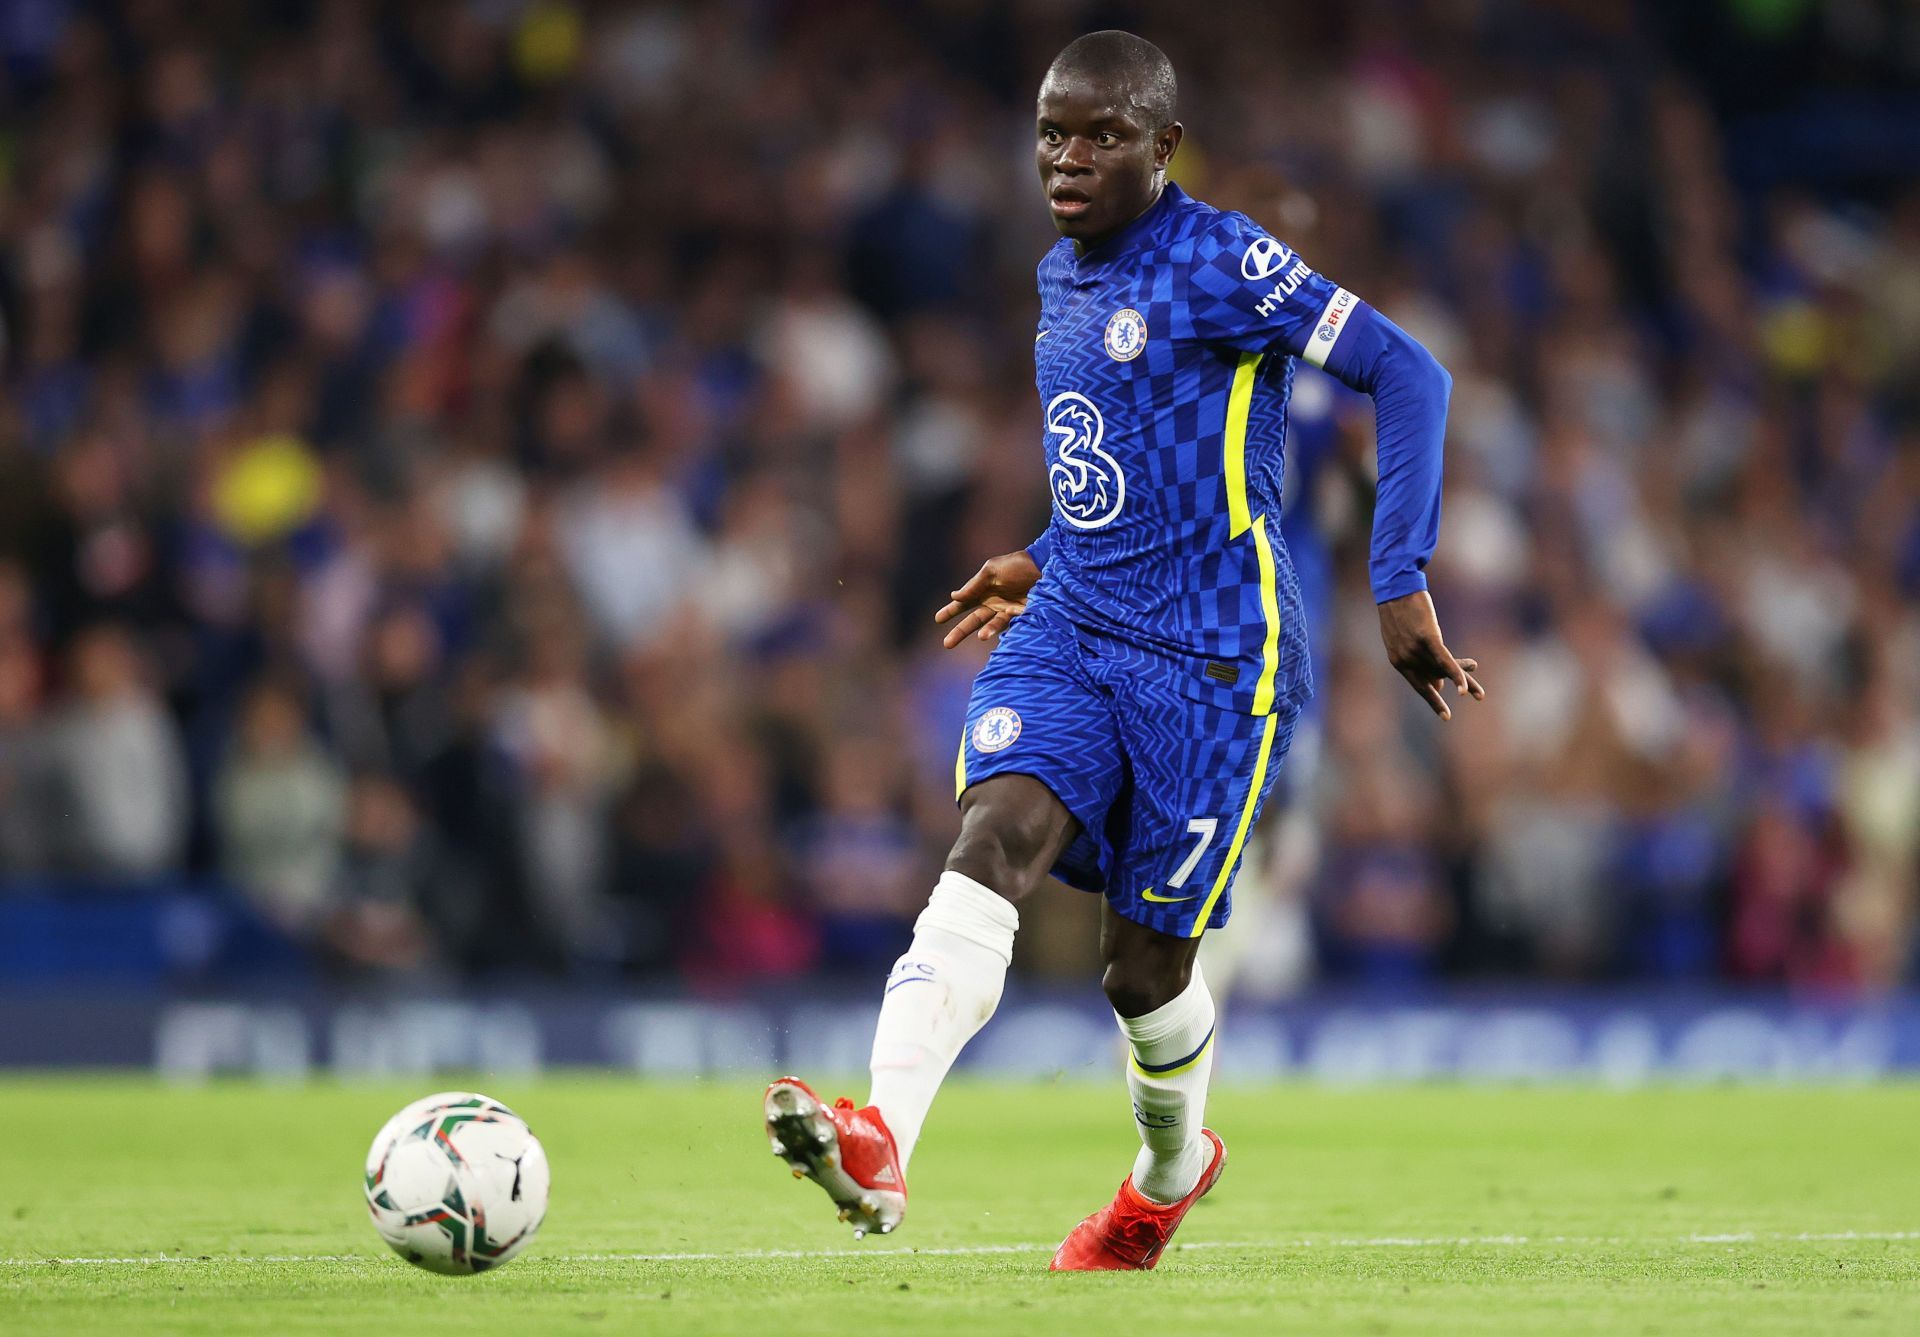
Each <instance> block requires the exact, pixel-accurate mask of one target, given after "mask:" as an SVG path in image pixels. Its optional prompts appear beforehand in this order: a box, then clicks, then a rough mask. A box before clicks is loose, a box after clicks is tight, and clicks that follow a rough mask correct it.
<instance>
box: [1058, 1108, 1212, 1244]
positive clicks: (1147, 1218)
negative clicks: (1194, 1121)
mask: <svg viewBox="0 0 1920 1337" xmlns="http://www.w3.org/2000/svg"><path fill="white" fill-rule="evenodd" d="M1200 1135H1201V1136H1202V1137H1204V1138H1206V1139H1207V1141H1209V1142H1211V1143H1213V1161H1212V1163H1211V1164H1209V1165H1208V1166H1207V1168H1206V1170H1205V1171H1204V1172H1203V1173H1202V1174H1201V1176H1200V1182H1199V1183H1197V1184H1195V1185H1194V1186H1193V1192H1191V1193H1189V1194H1187V1196H1186V1197H1184V1198H1182V1199H1180V1201H1178V1202H1175V1203H1158V1202H1153V1201H1150V1200H1149V1199H1147V1198H1146V1197H1144V1196H1142V1195H1141V1193H1140V1190H1139V1189H1137V1188H1135V1187H1134V1186H1133V1176H1132V1175H1128V1176H1127V1177H1126V1178H1125V1179H1124V1180H1122V1181H1121V1184H1120V1191H1119V1192H1118V1193H1116V1194H1114V1195H1113V1201H1112V1202H1110V1203H1108V1204H1107V1205H1106V1206H1105V1207H1102V1208H1101V1209H1100V1210H1099V1211H1097V1212H1095V1213H1094V1214H1093V1215H1092V1216H1089V1217H1088V1218H1087V1219H1086V1220H1084V1221H1082V1222H1081V1223H1080V1224H1079V1225H1077V1226H1075V1227H1074V1228H1073V1232H1072V1233H1071V1234H1069V1235H1068V1236H1067V1237H1066V1239H1065V1240H1063V1241H1062V1242H1061V1244H1060V1247H1059V1249H1058V1250H1056V1251H1055V1253H1054V1255H1053V1261H1052V1262H1051V1263H1049V1264H1047V1271H1049V1272H1132V1271H1138V1270H1140V1269H1142V1268H1150V1267H1152V1266H1153V1265H1154V1264H1155V1263H1157V1262H1159V1261H1160V1255H1161V1254H1163V1253H1165V1252H1166V1249H1167V1244H1168V1243H1169V1242H1170V1241H1171V1240H1172V1239H1173V1232H1174V1231H1176V1230H1178V1229H1179V1228H1180V1223H1181V1222H1182V1221H1183V1220H1185V1219H1186V1216H1187V1213H1188V1212H1189V1211H1191V1210H1192V1208H1193V1204H1194V1203H1196V1202H1198V1201H1200V1199H1201V1198H1203V1197H1205V1196H1206V1193H1207V1190H1208V1189H1210V1188H1212V1187H1213V1186H1214V1185H1215V1184H1216V1183H1218V1182H1219V1180H1220V1171H1221V1170H1223V1169H1225V1168H1226V1164H1227V1144H1226V1143H1224V1142H1222V1141H1221V1140H1220V1137H1219V1135H1218V1134H1217V1133H1215V1132H1214V1131H1213V1129H1211V1128H1202V1129H1201V1130H1200Z"/></svg>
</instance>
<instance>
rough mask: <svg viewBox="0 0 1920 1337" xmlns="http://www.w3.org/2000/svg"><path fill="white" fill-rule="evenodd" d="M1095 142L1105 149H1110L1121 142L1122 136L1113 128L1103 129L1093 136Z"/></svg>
mask: <svg viewBox="0 0 1920 1337" xmlns="http://www.w3.org/2000/svg"><path fill="white" fill-rule="evenodd" d="M1093 142H1094V143H1096V144H1098V145H1099V146H1100V147H1101V148H1103V149H1110V148H1112V147H1113V146H1114V145H1115V144H1118V143H1119V142H1120V136H1118V135H1116V134H1114V133H1113V131H1111V130H1102V131H1101V132H1100V133H1099V134H1097V135H1095V136H1094V137H1093Z"/></svg>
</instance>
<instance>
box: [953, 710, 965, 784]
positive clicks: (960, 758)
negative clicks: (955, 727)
mask: <svg viewBox="0 0 1920 1337" xmlns="http://www.w3.org/2000/svg"><path fill="white" fill-rule="evenodd" d="M966 792H967V726H966V725H964V724H963V725H961V726H960V750H959V751H958V752H956V753H954V756H953V797H954V799H955V800H956V801H957V800H958V799H959V797H960V796H961V795H962V794H964V793H966Z"/></svg>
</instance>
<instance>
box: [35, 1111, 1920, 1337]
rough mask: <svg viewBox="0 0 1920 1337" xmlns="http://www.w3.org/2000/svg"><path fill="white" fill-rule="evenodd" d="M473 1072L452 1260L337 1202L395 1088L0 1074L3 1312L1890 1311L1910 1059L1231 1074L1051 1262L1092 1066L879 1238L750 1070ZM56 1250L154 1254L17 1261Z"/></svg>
mask: <svg viewBox="0 0 1920 1337" xmlns="http://www.w3.org/2000/svg"><path fill="white" fill-rule="evenodd" d="M448 1084H449V1085H452V1084H455V1083H448ZM481 1085H482V1088H483V1089H486V1090H488V1091H489V1093H490V1094H493V1095H496V1096H498V1097H500V1098H501V1099H504V1100H506V1101H507V1102H508V1103H510V1104H512V1105H513V1106H515V1107H516V1108H517V1109H519V1110H520V1111H521V1112H522V1113H523V1114H525V1115H526V1116H527V1118H528V1119H529V1120H530V1121H531V1122H532V1123H533V1126H534V1128H535V1129H536V1131H538V1132H539V1133H540V1135H541V1138H542V1139H543V1140H544V1141H545V1142H546V1144H547V1148H548V1152H549V1154H550V1156H551V1157H552V1161H553V1166H554V1181H555V1182H554V1198H553V1207H552V1211H551V1213H550V1214H549V1216H548V1218H547V1223H546V1227H545V1229H544V1230H543V1231H542V1233H541V1235H540V1237H539V1239H538V1240H536V1241H535V1243H534V1245H533V1247H532V1249H531V1250H530V1252H529V1253H528V1254H526V1255H524V1256H523V1257H522V1258H520V1259H519V1260H518V1261H516V1262H514V1263H513V1264H511V1265H510V1266H508V1267H506V1268H504V1269H502V1270H500V1271H498V1272H495V1273H491V1274H489V1275H487V1276H483V1277H477V1278H472V1279H462V1280H448V1279H444V1278H439V1277H434V1276H430V1275H428V1274H426V1273H423V1272H419V1271H417V1270H415V1269H413V1268H411V1267H408V1266H407V1265H406V1264H405V1263H403V1262H401V1261H400V1260H399V1259H397V1258H395V1257H393V1256H392V1255H391V1254H389V1253H388V1252H387V1250H386V1248H385V1246H384V1245H382V1244H381V1243H380V1242H379V1240H378V1239H377V1238H376V1237H375V1236H374V1234H373V1232H372V1230H371V1228H370V1227H369V1226H368V1224H367V1221H366V1214H365V1209H364V1208H363V1207H362V1206H361V1203H360V1189H359V1182H358V1181H359V1167H360V1160H361V1157H362V1156H363V1154H364V1152H365V1144H366V1142H367V1140H368V1139H369V1138H370V1137H371V1136H372V1134H373V1131H374V1130H375V1129H376V1128H377V1127H378V1126H379V1125H380V1123H381V1122H382V1120H384V1119H385V1118H386V1116H387V1115H388V1114H390V1113H392V1111H393V1110H395V1109H397V1108H398V1107H399V1106H400V1105H401V1104H402V1103H404V1102H405V1101H406V1100H407V1099H409V1098H411V1097H413V1096H416V1095H419V1094H423V1093H424V1091H425V1090H426V1089H427V1087H425V1086H423V1085H416V1086H409V1087H405V1088H402V1087H398V1086H391V1087H386V1086H382V1087H372V1086H337V1085H331V1084H324V1085H314V1086H305V1087H292V1088H270V1087H261V1086H252V1085H226V1086H215V1087H212V1088H207V1089H198V1090H172V1089H168V1088H165V1087H161V1086H158V1085H154V1084H150V1083H147V1082H144V1081H139V1080H131V1079H121V1078H80V1079H68V1078H59V1079H54V1078H27V1079H14V1080H10V1081H4V1082H0V1147H4V1151H0V1259H6V1260H9V1261H7V1262H5V1263H0V1332H5V1333H7V1334H22V1333H41V1332H73V1331H98V1332H109V1331H110V1332H120V1333H132V1332H139V1333H162V1332H164V1333H174V1332H358V1333H362V1334H368V1337H378V1334H382V1333H387V1332H401V1331H415V1330H420V1329H422V1328H423V1327H426V1326H428V1325H431V1326H432V1327H433V1329H435V1330H438V1331H485V1332H497V1331H516V1332H539V1333H545V1332H559V1331H574V1332H611V1331H620V1332H635V1331H638V1332H650V1331H651V1332H662V1333H675V1334H679V1333H736V1332H737V1333H753V1334H756V1337H758V1335H760V1334H778V1335H779V1337H786V1335H787V1334H803V1333H832V1334H835V1337H848V1335H849V1334H870V1333H873V1334H878V1333H910V1334H912V1337H935V1335H936V1334H944V1333H964V1334H967V1337H982V1334H988V1335H991V1334H993V1333H995V1332H1004V1333H1007V1334H1018V1335H1019V1337H1049V1335H1051V1334H1068V1333H1075V1334H1077V1333H1086V1332H1095V1331H1099V1330H1100V1328H1101V1327H1102V1326H1103V1325H1104V1327H1105V1328H1106V1329H1107V1330H1108V1331H1109V1332H1111V1333H1112V1334H1113V1335H1114V1337H1122V1334H1125V1335H1126V1337H1135V1335H1153V1337H1157V1335H1160V1334H1166V1335H1168V1337H1172V1335H1174V1334H1184V1333H1189V1332H1193V1333H1204V1334H1209V1337H1211V1335H1212V1334H1227V1333H1261V1334H1267V1333H1275V1332H1301V1333H1313V1334H1330V1333H1410V1334H1411V1333H1431V1332H1460V1333H1475V1334H1480V1333H1508V1332H1511V1333H1540V1332H1549V1331H1550V1332H1554V1333H1556V1334H1573V1333H1588V1332H1605V1333H1636V1334H1637V1333H1706V1332H1714V1333H1718V1332H1737V1333H1740V1334H1743V1337H1744V1335H1746V1334H1755V1333H1767V1332H1782V1333H1785V1332H1793V1333H1805V1332H1838V1333H1882V1332H1884V1333H1894V1332H1900V1333H1912V1332H1920V1235H1914V1236H1910V1237H1905V1238H1902V1237H1900V1236H1901V1235H1902V1234H1903V1232H1910V1231H1920V1162H1917V1160H1916V1152H1915V1130H1916V1128H1920V1087H1907V1086H1890V1087H1874V1088H1834V1089H1830V1090H1806V1089H1791V1090H1789V1089H1778V1090H1775V1089H1731V1088H1710V1089H1674V1090H1660V1091H1649V1092H1638V1093H1632V1094H1622V1093H1612V1092H1601V1091H1592V1090H1573V1089H1553V1090H1523V1089H1515V1090H1479V1089H1461V1088H1453V1087H1413V1088H1399V1089H1385V1090H1372V1091H1327V1090H1320V1089H1314V1088H1307V1087H1275V1088H1268V1087H1262V1088H1251V1089H1250V1088H1239V1089H1234V1088H1226V1089H1223V1090H1220V1091H1217V1092H1216V1093H1215V1098H1214V1101H1213V1105H1212V1109H1211V1116H1212V1117H1211V1122H1213V1124H1214V1125H1215V1126H1216V1127H1217V1128H1219V1129H1220V1130H1221V1131H1222V1133H1223V1134H1224V1135H1225V1137H1226V1138H1227V1141H1228V1143H1229V1145H1230V1147H1231V1149H1232V1160H1231V1163H1230V1164H1229V1166H1228V1169H1227V1173H1226V1177H1225V1178H1224V1179H1223V1180H1222V1182H1221V1185H1220V1187H1219V1189H1218V1190H1216V1191H1215V1193H1214V1195H1213V1196H1212V1197H1211V1198H1210V1199H1208V1200H1207V1201H1206V1202H1205V1203H1203V1204H1202V1206H1201V1207H1200V1208H1199V1209H1198V1210H1196V1211H1195V1212H1194V1214H1193V1215H1192V1216H1191V1217H1190V1218H1189V1219H1188V1221H1187V1224H1186V1227H1185V1228H1184V1230H1183V1231H1182V1234H1181V1239H1180V1244H1182V1245H1186V1246H1189V1247H1185V1248H1181V1247H1179V1246H1176V1248H1175V1250H1174V1251H1172V1252H1170V1253H1169V1254H1168V1256H1167V1257H1166V1259H1165V1260H1164V1261H1163V1262H1162V1263H1161V1265H1160V1268H1159V1270H1158V1271H1156V1272H1153V1273H1150V1274H1127V1275H1078V1276H1052V1275H1049V1274H1048V1273H1047V1272H1046V1270H1045V1268H1046V1262H1047V1257H1048V1253H1049V1252H1050V1250H1051V1249H1052V1247H1053V1245H1054V1244H1055V1243H1056V1242H1057V1241H1058V1239H1059V1237H1060V1236H1061V1234H1062V1233H1063V1232H1064V1231H1065V1230H1066V1229H1067V1228H1068V1227H1070V1226H1071V1225H1072V1224H1073V1223H1074V1222H1075V1221H1076V1220H1078V1219H1079V1217H1080V1216H1081V1215H1083V1214H1084V1213H1085V1212H1087V1211H1088V1210H1090V1209H1092V1208H1093V1207H1096V1206H1098V1205H1100V1204H1101V1203H1102V1202H1104V1201H1105V1200H1106V1199H1107V1197H1108V1196H1109V1195H1110V1194H1111V1193H1112V1191H1113V1187H1114V1185H1115V1184H1116V1183H1117V1182H1118V1180H1119V1178H1120V1176H1121V1175H1122V1174H1123V1173H1124V1171H1125V1168H1126V1166H1127V1164H1128V1163H1129V1160H1130V1158H1131V1156H1132V1147H1133V1135H1132V1133H1131V1130H1130V1127H1129V1121H1128V1119H1127V1114H1126V1107H1125V1104H1124V1097H1123V1096H1122V1094H1121V1093H1120V1091H1119V1089H1118V1080H1117V1078H1116V1082H1115V1085H1114V1088H1113V1089H1106V1088H1103V1087H1099V1086H1081V1085H1066V1086H1021V1085H1004V1084H996V1085H985V1084H969V1083H963V1082H955V1083H954V1084H953V1085H952V1086H951V1087H950V1089H949V1090H948V1091H947V1092H946V1093H945V1094H944V1096H943V1098H942V1101H941V1104H940V1105H939V1106H938V1107H937V1108H936V1109H935V1112H934V1116H933V1120H932V1122H931V1124H930V1126H929V1128H928V1132H927V1137H926V1140H925V1142H924V1144H923V1149H922V1152H921V1155H920V1158H919V1159H918V1160H917V1161H916V1162H915V1164H914V1198H913V1207H912V1211H911V1213H910V1215H909V1217H908V1220H907V1224H906V1227H905V1228H904V1229H903V1230H902V1231H901V1233H899V1234H897V1235H895V1236H892V1237H890V1238H888V1239H886V1240H884V1241H882V1240H874V1241H869V1242H868V1243H869V1246H875V1245H877V1246H879V1247H860V1246H855V1245H854V1244H853V1242H852V1240H851V1238H850V1236H849V1235H848V1233H847V1231H846V1229H845V1227H843V1226H840V1225H838V1224H837V1223H836V1222H835V1221H834V1220H833V1216H832V1212H831V1210H830V1209H829V1208H828V1207H827V1203H826V1199H825V1197H824V1196H823V1195H822V1194H821V1193H820V1192H819V1190H817V1189H816V1188H814V1187H813V1186H812V1185H811V1184H800V1183H795V1182H793V1181H792V1180H790V1179H789V1178H787V1176H786V1172H785V1170H784V1168H783V1167H781V1166H780V1165H778V1164H777V1163H776V1162H775V1161H774V1159H773V1158H772V1156H770V1155H769V1154H768V1152H767V1146H766V1142H765V1139H764V1138H763V1136H762V1134H761V1132H760V1129H759V1127H758V1123H757V1118H756V1114H757V1108H758V1102H757V1094H758V1091H757V1088H756V1087H753V1086H748V1085H742V1084H737V1083H725V1084H716V1083H692V1084H687V1085H679V1086H660V1085H642V1084H638V1083H632V1082H625V1081H621V1080H617V1079H612V1078H605V1077H594V1076H580V1077H563V1078H552V1079H545V1080H541V1081H537V1082H516V1081H511V1080H505V1081H498V1082H485V1081H483V1082H482V1083H481ZM1849 1232H1852V1233H1853V1234H1854V1236H1855V1237H1854V1238H1832V1237H1833V1236H1842V1235H1846V1234H1847V1233H1849ZM1714 1235H1725V1236H1738V1238H1729V1239H1717V1240H1716V1239H1707V1238H1701V1237H1703V1236H1714ZM983 1246H1007V1251H1002V1252H981V1253H950V1254H934V1253H930V1252H928V1253H920V1254H913V1253H903V1252H895V1250H903V1249H908V1248H918V1249H922V1250H934V1249H954V1250H966V1249H979V1248H982V1247H983ZM766 1250H800V1251H832V1252H831V1253H830V1255H829V1256H811V1257H780V1256H775V1257H768V1256H756V1251H766ZM634 1254H704V1255H717V1256H709V1257H701V1258H679V1259H643V1258H636V1257H632V1256H626V1257H621V1256H618V1255H634ZM163 1255H164V1258H163V1257H162V1256H163ZM608 1255H615V1256H611V1257H610V1256H608ZM62 1258H65V1259H145V1260H151V1261H145V1262H126V1261H95V1262H86V1261H68V1262H62V1261H34V1262H20V1261H17V1260H26V1259H47V1260H57V1259H62Z"/></svg>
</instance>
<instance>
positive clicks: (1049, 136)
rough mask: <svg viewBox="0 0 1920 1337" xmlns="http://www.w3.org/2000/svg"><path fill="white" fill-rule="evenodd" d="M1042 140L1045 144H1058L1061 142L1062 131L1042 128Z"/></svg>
mask: <svg viewBox="0 0 1920 1337" xmlns="http://www.w3.org/2000/svg"><path fill="white" fill-rule="evenodd" d="M1040 142H1041V143H1043V144H1058V143H1059V142H1060V132H1059V131H1058V130H1042V131H1041V132H1040Z"/></svg>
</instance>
